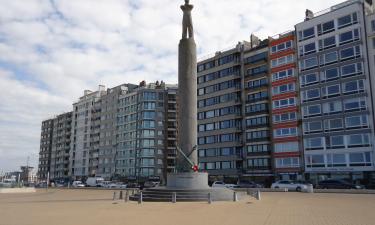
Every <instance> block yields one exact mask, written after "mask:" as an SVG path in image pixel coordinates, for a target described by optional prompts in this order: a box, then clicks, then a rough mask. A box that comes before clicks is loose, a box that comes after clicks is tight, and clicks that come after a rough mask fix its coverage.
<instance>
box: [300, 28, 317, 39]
mask: <svg viewBox="0 0 375 225" xmlns="http://www.w3.org/2000/svg"><path fill="white" fill-rule="evenodd" d="M298 36H299V41H302V40H306V39H309V38H313V37H315V29H314V27H311V28H308V29H305V30H303V31H299V32H298Z"/></svg>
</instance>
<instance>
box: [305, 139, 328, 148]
mask: <svg viewBox="0 0 375 225" xmlns="http://www.w3.org/2000/svg"><path fill="white" fill-rule="evenodd" d="M304 145H305V150H322V149H324V145H323V138H322V137H317V138H306V139H304Z"/></svg>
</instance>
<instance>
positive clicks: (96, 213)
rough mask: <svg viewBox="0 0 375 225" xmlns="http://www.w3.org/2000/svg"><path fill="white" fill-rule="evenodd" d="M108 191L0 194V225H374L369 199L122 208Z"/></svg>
mask: <svg viewBox="0 0 375 225" xmlns="http://www.w3.org/2000/svg"><path fill="white" fill-rule="evenodd" d="M112 193H113V192H112V191H100V190H49V191H48V192H46V191H45V190H38V192H37V193H29V194H0V225H68V224H69V225H103V224H108V225H128V224H129V225H146V224H147V225H176V224H178V225H192V224H198V225H199V224H204V225H220V224H223V225H224V224H225V225H231V224H233V225H374V224H375V211H374V210H375V195H353V194H303V193H263V194H262V200H261V201H257V200H255V199H252V198H250V197H248V198H246V199H244V200H242V201H240V202H237V203H234V202H214V203H213V204H211V205H209V204H207V203H177V204H172V203H144V204H142V205H138V204H137V203H134V202H131V203H124V202H123V201H115V202H114V201H112Z"/></svg>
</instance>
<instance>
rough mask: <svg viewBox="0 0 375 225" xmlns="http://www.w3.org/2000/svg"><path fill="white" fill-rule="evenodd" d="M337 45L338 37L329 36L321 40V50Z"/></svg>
mask: <svg viewBox="0 0 375 225" xmlns="http://www.w3.org/2000/svg"><path fill="white" fill-rule="evenodd" d="M335 46H336V37H335V36H332V37H328V38H325V39H323V40H319V50H324V49H329V48H332V47H335Z"/></svg>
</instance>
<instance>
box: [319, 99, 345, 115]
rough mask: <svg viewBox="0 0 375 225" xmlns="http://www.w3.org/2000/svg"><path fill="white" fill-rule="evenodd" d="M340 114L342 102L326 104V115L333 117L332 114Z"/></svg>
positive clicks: (324, 111)
mask: <svg viewBox="0 0 375 225" xmlns="http://www.w3.org/2000/svg"><path fill="white" fill-rule="evenodd" d="M340 112H342V102H341V101H334V102H326V103H324V104H323V113H324V114H325V115H331V114H335V113H340Z"/></svg>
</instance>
